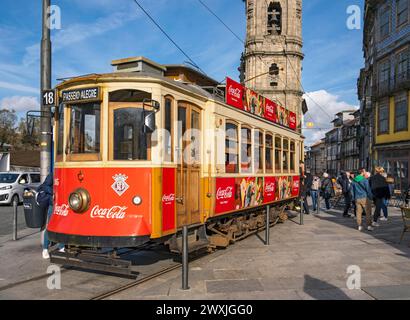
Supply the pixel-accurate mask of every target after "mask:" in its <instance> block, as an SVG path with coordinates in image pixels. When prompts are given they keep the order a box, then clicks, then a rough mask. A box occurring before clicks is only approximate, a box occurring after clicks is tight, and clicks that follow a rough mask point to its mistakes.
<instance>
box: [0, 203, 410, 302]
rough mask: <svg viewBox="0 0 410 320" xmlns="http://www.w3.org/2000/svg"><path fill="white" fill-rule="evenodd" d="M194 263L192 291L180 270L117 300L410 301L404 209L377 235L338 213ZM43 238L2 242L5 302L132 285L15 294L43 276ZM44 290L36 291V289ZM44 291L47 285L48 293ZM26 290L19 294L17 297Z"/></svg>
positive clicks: (105, 282) (94, 280)
mask: <svg viewBox="0 0 410 320" xmlns="http://www.w3.org/2000/svg"><path fill="white" fill-rule="evenodd" d="M298 222H299V217H295V218H293V221H292V220H289V221H287V222H286V223H284V224H278V225H276V226H275V227H273V228H272V229H271V236H270V245H269V246H265V245H264V243H263V237H264V233H263V232H261V233H260V234H259V235H256V236H251V237H249V238H247V239H245V240H243V241H240V242H238V243H236V244H234V245H232V246H230V247H228V248H227V249H226V250H220V251H217V252H216V253H214V254H212V255H209V256H206V257H204V258H201V259H200V260H197V261H195V262H192V263H191V264H190V271H189V286H190V288H191V289H190V290H188V291H182V290H180V287H181V271H180V270H175V271H172V272H170V273H167V274H164V275H162V276H161V277H158V278H155V279H153V280H150V281H148V282H146V283H144V284H142V285H140V286H138V287H135V288H132V289H129V290H127V291H124V292H122V293H120V294H118V295H116V296H113V297H112V299H201V300H206V299H223V300H229V299H410V263H409V258H410V247H409V246H408V245H409V243H410V233H409V234H407V235H406V236H405V238H404V241H403V243H402V244H401V245H399V244H398V241H399V238H400V234H401V231H402V222H401V216H400V212H399V210H398V209H394V208H391V209H390V219H389V221H388V222H382V223H381V227H379V228H376V230H375V231H373V232H367V231H365V232H359V231H357V230H356V222H355V220H354V219H351V218H343V217H341V212H340V211H334V210H331V211H329V212H322V213H321V214H320V215H318V216H314V215H306V216H305V217H304V225H303V226H300V225H299V224H298ZM39 239H40V237H39V234H34V235H31V236H28V237H26V238H24V239H22V240H19V241H17V242H13V241H7V242H2V243H0V257H1V259H0V261H1V262H0V278H2V280H1V281H0V299H10V298H29V299H48V298H53V299H86V298H88V297H89V296H90V295H92V294H93V293H95V294H98V293H99V292H104V291H106V290H107V289H109V288H111V287H115V286H119V285H121V284H123V283H125V282H126V281H124V279H121V278H115V277H108V276H105V275H101V274H93V273H87V272H82V271H71V270H70V271H68V272H66V273H62V289H61V290H54V292H50V290H48V289H47V288H43V287H35V284H33V285H32V288H25V289H24V291H23V289H22V288H19V287H15V288H13V289H11V290H1V287H4V286H5V285H6V284H9V283H14V282H16V281H21V280H24V279H28V278H31V277H34V276H39V275H44V274H45V273H46V269H47V266H48V262H47V261H44V260H43V259H42V258H41V247H40V240H39ZM351 265H356V266H358V267H360V271H361V289H356V290H349V289H348V288H347V285H346V280H347V278H348V276H349V275H348V274H347V268H348V266H351ZM37 286H38V284H37ZM44 287H45V286H44ZM19 290H20V291H19Z"/></svg>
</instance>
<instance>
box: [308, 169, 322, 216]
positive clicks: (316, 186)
mask: <svg viewBox="0 0 410 320" xmlns="http://www.w3.org/2000/svg"><path fill="white" fill-rule="evenodd" d="M319 190H320V178H319V177H318V176H314V177H313V181H312V187H311V188H310V196H311V197H312V205H313V212H317V211H318V209H319V208H318V199H319Z"/></svg>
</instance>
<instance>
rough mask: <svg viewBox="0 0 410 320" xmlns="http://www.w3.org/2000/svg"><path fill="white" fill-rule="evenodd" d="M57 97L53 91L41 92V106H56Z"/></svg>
mask: <svg viewBox="0 0 410 320" xmlns="http://www.w3.org/2000/svg"><path fill="white" fill-rule="evenodd" d="M56 105H57V96H56V92H55V90H43V106H56Z"/></svg>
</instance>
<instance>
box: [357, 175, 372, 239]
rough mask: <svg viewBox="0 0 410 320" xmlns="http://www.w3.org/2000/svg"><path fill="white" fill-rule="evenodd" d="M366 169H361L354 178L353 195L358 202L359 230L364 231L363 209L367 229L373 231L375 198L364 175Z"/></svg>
mask: <svg viewBox="0 0 410 320" xmlns="http://www.w3.org/2000/svg"><path fill="white" fill-rule="evenodd" d="M365 174H366V171H361V173H360V174H359V175H357V176H356V177H355V178H354V179H353V183H352V197H353V200H354V201H355V203H356V214H357V216H356V217H357V226H358V230H359V231H362V230H363V227H362V214H363V211H364V212H365V214H366V224H367V230H369V231H373V227H372V204H371V200H372V198H373V194H372V190H371V189H370V185H369V181H368V180H367V179H366V178H365V177H364V176H365Z"/></svg>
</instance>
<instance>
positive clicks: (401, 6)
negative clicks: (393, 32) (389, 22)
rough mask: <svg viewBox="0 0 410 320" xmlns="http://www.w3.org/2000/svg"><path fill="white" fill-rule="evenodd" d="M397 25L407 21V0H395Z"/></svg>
mask: <svg viewBox="0 0 410 320" xmlns="http://www.w3.org/2000/svg"><path fill="white" fill-rule="evenodd" d="M396 2H397V3H396V7H397V26H398V27H400V26H401V25H403V24H405V23H407V20H408V15H409V1H408V0H397V1H396Z"/></svg>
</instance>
